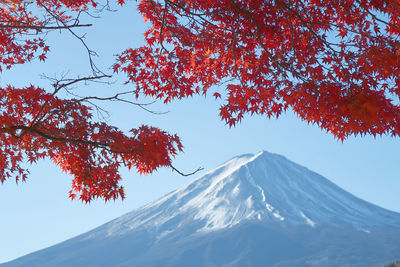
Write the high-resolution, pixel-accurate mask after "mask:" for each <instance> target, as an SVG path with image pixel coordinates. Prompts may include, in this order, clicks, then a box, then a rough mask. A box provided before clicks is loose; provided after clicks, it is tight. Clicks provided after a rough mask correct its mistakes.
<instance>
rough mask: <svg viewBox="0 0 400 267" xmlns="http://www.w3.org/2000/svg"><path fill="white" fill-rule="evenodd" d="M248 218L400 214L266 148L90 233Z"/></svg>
mask: <svg viewBox="0 0 400 267" xmlns="http://www.w3.org/2000/svg"><path fill="white" fill-rule="evenodd" d="M248 220H258V221H263V222H265V221H288V222H294V223H299V224H307V225H309V226H311V227H315V226H316V225H318V224H322V223H328V224H347V225H352V226H354V227H355V228H359V229H367V228H368V227H372V226H394V227H398V226H399V225H400V215H399V214H397V213H395V212H391V211H388V210H385V209H383V208H380V207H378V206H375V205H372V204H370V203H368V202H366V201H363V200H361V199H359V198H357V197H355V196H353V195H351V194H350V193H348V192H346V191H344V190H342V189H341V188H339V187H338V186H336V185H335V184H333V183H332V182H330V181H329V180H327V179H326V178H324V177H322V176H320V175H318V174H317V173H315V172H312V171H310V170H308V169H307V168H305V167H302V166H300V165H297V164H295V163H293V162H291V161H289V160H287V159H286V158H285V157H283V156H280V155H276V154H271V153H268V152H265V151H264V152H260V153H257V154H255V155H251V154H246V155H242V156H239V157H235V158H233V159H231V160H229V161H227V162H226V163H224V164H222V165H221V166H219V167H217V168H216V169H214V170H212V171H210V172H208V173H207V174H206V175H204V176H203V177H201V178H199V179H197V180H195V181H194V182H192V183H190V184H188V185H186V186H184V187H182V188H181V189H179V190H177V191H174V192H172V193H170V194H168V195H166V196H165V197H163V198H161V199H159V200H157V201H155V202H152V203H150V204H148V205H146V206H144V207H142V208H140V209H138V210H135V211H133V212H131V213H128V214H126V215H124V216H122V217H120V218H118V219H117V220H114V221H112V222H110V223H109V224H107V225H105V226H104V227H102V228H101V229H98V231H96V232H95V233H93V234H94V235H95V234H100V233H102V234H104V233H106V235H122V234H124V233H126V232H127V231H132V230H134V229H140V228H147V229H153V230H155V231H156V232H158V233H159V235H160V236H159V237H160V238H162V237H163V236H166V235H168V233H171V232H172V231H174V230H175V229H179V228H180V227H183V226H190V227H191V228H193V229H192V232H205V231H212V230H218V229H222V228H227V227H232V226H234V225H236V224H239V223H240V222H243V221H248ZM193 222H196V223H195V224H193Z"/></svg>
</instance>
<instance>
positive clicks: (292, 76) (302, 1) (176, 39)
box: [0, 0, 400, 201]
mask: <svg viewBox="0 0 400 267" xmlns="http://www.w3.org/2000/svg"><path fill="white" fill-rule="evenodd" d="M116 2H117V3H118V4H120V5H121V6H123V5H124V1H123V0H119V1H116ZM100 4H101V3H100ZM106 4H108V1H107V3H106ZM98 5H99V3H98V2H96V1H94V0H80V1H72V0H41V1H39V0H27V1H22V0H3V1H1V2H0V70H4V69H8V68H11V67H12V66H13V65H15V64H23V63H26V62H29V61H32V60H33V59H35V58H38V59H39V60H40V61H45V60H46V54H47V53H48V52H49V47H48V46H47V45H46V42H45V40H44V39H42V38H40V36H41V35H40V34H41V33H43V32H46V31H49V30H53V29H64V30H68V31H71V33H72V34H74V32H73V30H72V29H73V28H76V27H84V26H90V25H84V24H79V20H78V19H77V18H76V16H77V15H76V14H80V12H86V11H88V10H90V9H95V8H96V7H98ZM138 9H139V12H140V13H141V14H142V16H143V18H144V20H145V22H146V23H147V24H148V25H149V27H148V30H147V31H146V32H145V36H144V39H145V42H146V43H145V45H143V46H141V47H138V48H128V49H127V50H125V51H123V52H121V53H120V55H119V56H118V58H117V60H116V62H115V64H114V66H113V69H114V73H115V74H117V73H124V74H125V75H127V79H128V81H127V84H128V85H127V86H131V87H132V86H133V90H132V91H130V92H131V93H133V94H134V95H135V96H136V98H138V97H139V96H140V95H141V94H143V95H145V96H151V97H153V98H156V99H162V100H163V101H164V102H166V103H167V102H170V101H172V100H174V99H181V98H184V97H189V96H192V95H195V94H204V95H206V94H208V93H209V92H212V94H213V96H214V97H215V98H223V99H224V101H225V102H224V104H223V105H222V106H221V108H220V115H221V117H222V119H223V120H225V121H226V123H227V124H228V125H229V126H233V125H235V124H236V123H238V122H240V121H241V120H242V119H243V117H244V116H245V115H246V114H251V115H252V114H264V115H266V116H267V117H279V115H280V114H282V112H284V111H286V110H292V111H293V112H295V114H297V115H298V116H299V117H300V118H301V119H303V120H305V121H308V122H311V123H315V124H317V125H318V126H320V127H321V128H322V129H324V130H327V131H329V132H331V133H332V134H333V135H334V136H336V137H337V138H338V139H340V140H344V139H345V138H347V137H348V136H349V135H353V134H354V135H357V134H361V135H364V134H372V135H374V136H375V135H382V134H390V135H393V136H399V135H400V106H399V97H400V58H399V57H400V41H399V35H400V2H399V1H398V0H391V1H389V0H374V1H372V0H340V1H338V0H325V1H321V0H274V1H272V0H271V1H269V0H268V1H267V0H247V1H242V0H221V1H210V0H193V1H187V0H162V1H157V0H141V1H139V3H138ZM37 13H39V14H40V15H41V16H38V15H37ZM35 14H36V15H35ZM74 15H75V17H74ZM75 36H76V37H77V38H79V36H77V35H75ZM83 44H84V43H83ZM86 48H87V47H86ZM87 49H88V48H87ZM88 52H89V56H90V53H91V52H92V51H90V50H89V49H88ZM89 58H90V57H89ZM90 60H91V59H90ZM91 66H92V69H93V72H94V76H93V77H86V78H83V79H76V80H72V81H71V80H69V81H67V82H65V81H64V82H61V81H58V82H57V83H55V86H54V88H53V89H54V90H53V92H49V91H48V90H47V91H46V90H45V89H42V88H38V87H35V86H33V85H30V86H27V87H25V88H15V87H14V86H12V85H9V86H7V87H4V88H0V99H1V106H0V109H1V111H0V112H1V113H0V127H1V128H0V129H1V134H0V142H1V150H0V157H1V160H0V180H1V181H4V180H5V179H8V178H9V177H10V176H12V175H16V179H17V180H18V179H22V180H24V179H26V175H27V170H25V169H23V168H22V167H21V163H22V161H23V160H24V159H26V158H27V159H28V160H29V161H30V162H35V161H37V160H38V159H40V158H46V157H48V158H51V159H52V160H53V161H54V162H55V163H56V164H58V165H59V166H60V167H61V168H62V169H63V170H64V171H66V172H68V173H71V174H72V175H73V176H74V180H73V185H72V190H71V192H70V196H71V197H72V198H74V197H76V196H77V194H78V195H79V197H80V198H81V199H82V200H84V201H90V200H92V199H93V198H95V197H102V198H104V199H105V200H108V199H110V198H112V199H115V198H117V197H123V196H124V194H123V188H122V187H120V186H119V185H118V182H119V180H120V179H121V177H120V175H119V172H118V169H119V167H120V166H122V165H124V166H128V167H129V168H131V167H135V168H137V170H138V171H139V172H140V173H149V172H152V171H154V170H155V169H157V168H158V167H161V166H170V167H172V165H171V160H172V158H173V157H174V156H175V155H176V153H177V152H179V151H181V150H182V145H181V143H180V140H179V138H178V137H177V136H176V135H170V134H168V133H166V132H165V131H162V130H160V129H157V128H154V127H149V126H142V127H140V128H139V129H133V130H131V133H130V135H126V134H125V133H123V132H122V131H121V130H119V129H117V128H115V127H112V126H110V125H107V124H106V123H103V122H96V121H94V120H93V118H92V115H91V109H90V106H88V105H87V102H85V100H88V98H70V99H62V98H60V97H58V96H57V93H58V92H59V91H60V90H62V89H65V88H67V87H68V86H69V85H71V84H75V83H78V82H80V81H82V80H91V79H100V78H102V77H104V76H107V75H104V74H103V73H102V72H101V71H100V70H98V69H97V68H96V67H95V65H94V64H93V63H92V62H91ZM121 94H122V93H121ZM119 97H120V94H117V95H115V96H111V97H108V98H100V97H96V96H93V97H92V99H101V100H118V99H120V98H119ZM77 126H78V127H77ZM172 168H173V167H172Z"/></svg>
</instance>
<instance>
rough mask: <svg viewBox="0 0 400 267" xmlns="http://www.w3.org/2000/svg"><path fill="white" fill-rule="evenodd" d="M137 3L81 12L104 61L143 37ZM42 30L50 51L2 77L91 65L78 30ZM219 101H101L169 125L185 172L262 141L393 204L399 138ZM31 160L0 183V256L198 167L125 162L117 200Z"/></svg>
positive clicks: (132, 201)
mask: <svg viewBox="0 0 400 267" xmlns="http://www.w3.org/2000/svg"><path fill="white" fill-rule="evenodd" d="M135 5H136V2H130V3H129V4H128V6H127V7H125V8H123V9H122V10H120V11H118V12H114V13H109V12H108V13H107V12H106V13H104V14H102V18H101V19H96V20H93V19H90V20H89V19H87V20H85V21H84V20H82V22H86V21H90V22H93V23H94V26H93V27H92V28H90V29H87V30H86V31H87V33H88V34H87V43H88V45H89V46H90V47H91V48H92V49H94V50H96V51H97V52H98V53H99V57H98V58H97V59H96V60H97V61H96V62H97V64H98V65H99V66H101V67H103V68H104V69H105V70H106V71H109V72H111V70H109V69H108V68H109V67H110V66H111V65H112V63H113V60H114V57H113V56H112V55H113V54H116V53H118V52H120V51H122V50H123V49H124V48H127V47H135V46H138V45H140V44H142V42H143V41H142V33H143V29H144V27H145V26H144V23H143V20H142V19H141V18H140V17H139V16H138V15H137V11H136V7H135ZM47 39H48V40H49V43H50V45H51V53H50V54H49V58H48V61H47V62H46V63H38V62H34V63H32V64H28V65H23V66H19V67H17V68H15V69H13V70H12V71H8V72H3V73H1V74H0V85H1V86H4V85H5V84H8V83H11V84H16V85H19V86H25V85H29V84H30V83H32V84H39V85H43V86H45V87H47V88H50V87H49V86H50V84H49V82H48V81H46V80H41V79H39V75H40V74H42V73H44V74H46V75H47V76H55V75H57V76H60V75H61V74H62V73H63V72H67V71H68V72H69V75H71V76H73V75H81V76H83V75H84V74H88V73H89V66H88V61H87V56H86V51H85V50H84V48H83V47H82V45H81V44H80V43H79V42H78V41H77V40H76V39H74V38H72V37H71V36H70V35H69V34H67V33H63V34H59V33H58V32H54V33H52V34H50V35H49V36H48V37H47ZM122 78H123V77H121V79H122ZM121 79H120V78H118V79H115V80H114V81H115V84H114V85H113V86H111V88H122V87H123V85H121V81H123V80H121ZM111 88H110V87H109V86H106V85H102V84H94V85H91V86H87V87H81V88H77V89H76V90H77V92H78V91H79V90H82V91H86V92H93V93H95V94H96V93H99V94H102V93H104V92H106V91H107V90H113V89H111ZM82 91H80V92H82ZM143 101H144V102H145V101H147V100H143ZM221 103H222V102H221V101H220V100H218V101H215V100H214V99H213V98H212V97H207V98H204V97H195V98H191V99H187V100H183V101H176V102H173V103H171V104H169V105H162V104H158V103H156V104H155V105H154V106H153V109H154V110H160V111H169V113H167V114H165V115H153V114H149V113H147V112H144V111H143V110H141V109H139V108H137V107H135V106H129V105H125V104H108V105H107V106H106V108H107V109H108V110H109V111H110V115H111V116H110V118H109V119H108V120H109V122H110V123H112V124H114V125H116V126H119V127H121V128H122V129H125V130H129V129H130V128H133V127H137V126H138V125H141V124H149V125H153V126H157V127H160V128H162V129H165V130H168V131H169V132H171V133H177V134H178V135H179V136H180V137H181V138H182V141H183V144H184V146H185V152H184V153H181V154H179V155H178V156H177V158H176V160H175V162H174V165H175V166H176V167H178V168H179V169H180V170H182V171H185V172H190V171H193V170H195V169H196V168H197V167H199V166H201V167H204V168H205V170H209V169H212V168H214V167H216V166H217V165H219V164H221V163H223V162H224V161H226V160H228V159H230V158H232V157H234V156H236V155H240V154H244V153H256V152H258V151H261V150H267V151H269V152H274V153H278V154H282V155H284V156H286V157H287V158H289V159H290V160H292V161H294V162H296V163H298V164H301V165H303V166H306V167H308V168H309V169H311V170H313V171H316V172H318V173H320V174H321V175H323V176H325V177H326V178H328V179H330V180H331V181H333V182H334V183H336V184H337V185H339V186H340V187H342V188H344V189H345V190H347V191H349V192H351V193H352V194H354V195H356V196H358V197H360V198H362V199H364V200H367V201H369V202H372V203H374V204H377V205H379V206H381V207H384V208H387V209H390V210H394V211H397V212H400V163H399V155H400V138H392V137H387V136H384V137H377V138H373V137H369V136H367V137H351V138H349V139H348V140H347V141H345V142H344V143H341V142H340V141H337V140H336V139H334V137H333V136H331V135H329V134H327V133H325V132H323V131H321V130H320V129H319V128H317V127H315V126H312V125H308V124H307V123H305V122H302V121H301V120H299V119H298V118H297V117H296V116H294V115H293V114H290V113H288V114H285V115H283V116H282V117H280V118H279V119H278V120H276V119H272V120H268V119H267V118H264V117H257V116H256V117H246V118H245V120H244V121H243V122H242V123H241V124H240V125H238V126H237V127H235V128H231V129H230V128H229V127H228V126H226V125H225V123H224V122H223V121H221V120H220V118H219V117H218V108H219V106H220V104H221ZM30 170H31V175H30V176H29V179H28V181H27V182H26V183H23V184H19V185H16V184H15V182H14V181H12V180H10V181H8V182H6V183H5V184H3V185H0V262H4V261H8V260H11V259H14V258H16V257H19V256H22V255H24V254H27V253H29V252H33V251H36V250H38V249H42V248H45V247H48V246H51V245H53V244H56V243H58V242H60V241H63V240H66V239H68V238H71V237H73V236H76V235H78V234H80V233H83V232H86V231H88V230H90V229H92V228H94V227H96V226H99V225H101V224H103V223H105V222H107V221H109V220H111V219H114V218H116V217H118V216H120V215H122V214H124V213H126V212H129V211H131V210H132V209H135V208H138V207H139V206H141V205H143V204H145V203H148V202H150V201H152V200H155V199H157V198H159V197H161V196H162V195H164V194H165V193H168V192H170V191H172V190H174V189H177V188H178V187H180V186H182V185H184V184H186V183H188V182H190V181H192V180H194V179H196V178H198V177H199V176H200V175H201V173H199V174H196V175H194V176H190V177H182V176H180V175H178V174H176V173H174V172H172V171H171V170H169V169H160V170H159V171H158V172H156V173H154V174H153V175H149V176H139V175H137V174H136V173H135V172H134V171H133V172H128V171H126V170H123V176H124V180H123V182H122V184H123V185H124V187H125V188H126V193H127V197H126V199H125V200H124V201H120V200H118V201H116V202H112V201H111V202H108V203H104V202H102V201H94V202H92V203H90V204H88V205H85V204H83V203H81V202H79V201H71V200H70V199H68V196H67V195H68V190H69V189H70V184H71V179H72V177H70V176H68V175H66V174H64V173H62V172H61V171H60V170H59V169H58V168H57V167H56V166H55V165H54V164H52V163H51V162H49V161H42V162H40V163H39V164H37V165H34V166H32V167H31V169H30ZM204 172H205V171H203V173H204Z"/></svg>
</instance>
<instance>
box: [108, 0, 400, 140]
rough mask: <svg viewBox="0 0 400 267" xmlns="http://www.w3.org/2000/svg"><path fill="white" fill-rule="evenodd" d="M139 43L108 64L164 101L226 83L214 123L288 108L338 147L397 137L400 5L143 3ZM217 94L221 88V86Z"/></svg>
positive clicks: (383, 1)
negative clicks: (360, 138) (356, 137)
mask: <svg viewBox="0 0 400 267" xmlns="http://www.w3.org/2000/svg"><path fill="white" fill-rule="evenodd" d="M139 10H140V12H141V14H142V15H143V17H144V19H145V21H149V22H150V23H151V27H150V28H149V30H148V31H147V32H146V34H145V39H146V42H147V43H146V44H145V45H144V46H142V47H140V48H137V49H127V50H126V51H125V52H123V53H122V54H121V55H120V56H119V58H118V62H117V64H115V66H114V70H115V71H122V72H124V73H126V74H127V75H128V77H129V81H130V82H132V83H134V84H135V85H136V86H137V89H138V92H139V91H140V92H143V93H144V94H146V95H150V96H153V97H156V98H159V99H163V100H164V101H165V102H168V101H171V100H172V99H176V98H177V99H179V98H183V97H188V96H191V95H193V94H206V93H207V91H209V89H210V88H211V87H213V86H214V87H213V88H216V86H220V85H221V84H226V86H224V88H225V89H226V92H215V93H214V96H215V97H222V96H223V97H224V98H225V104H224V105H223V106H222V107H221V109H220V115H221V117H222V118H223V119H224V120H225V121H226V122H227V124H229V125H230V126H232V125H234V124H236V123H238V122H239V121H240V120H241V119H242V118H243V116H244V115H245V114H246V113H249V114H266V115H267V116H268V117H271V116H276V117H278V116H279V115H280V114H281V113H282V112H283V111H285V110H287V109H292V110H293V111H294V112H295V113H296V114H297V115H298V116H300V117H301V118H302V119H304V120H306V121H308V122H311V123H316V124H318V125H319V126H320V127H321V128H322V129H325V130H327V131H329V132H331V133H332V134H334V135H335V136H336V137H337V138H339V139H341V140H343V139H345V138H346V137H348V136H349V135H352V134H372V135H377V134H378V135H381V134H391V135H395V136H398V135H400V107H399V105H398V103H399V101H398V100H399V99H398V97H399V96H400V57H399V56H400V41H399V36H400V4H399V2H398V1H391V0H379V1H376V0H373V1H372V0H341V1H337V0H324V1H321V0H291V1H287V0H277V1H265V0H246V1H243V0H221V1H209V0H193V1H186V0H174V1H172V0H165V1H164V0H163V1H157V0H142V1H141V2H140V5H139ZM219 88H221V86H220V87H219Z"/></svg>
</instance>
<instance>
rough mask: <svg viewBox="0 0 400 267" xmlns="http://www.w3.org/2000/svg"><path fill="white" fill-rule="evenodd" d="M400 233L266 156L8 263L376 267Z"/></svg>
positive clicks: (389, 221)
mask: <svg viewBox="0 0 400 267" xmlns="http://www.w3.org/2000/svg"><path fill="white" fill-rule="evenodd" d="M399 237H400V214H398V213H395V212H391V211H388V210H385V209H382V208H380V207H377V206H375V205H372V204H370V203H368V202H365V201H363V200H361V199H358V198H356V197H355V196H353V195H351V194H349V193H347V192H346V191H344V190H342V189H341V188H339V187H338V186H336V185H334V184H333V183H331V182H330V181H328V180H327V179H325V178H324V177H322V176H320V175H318V174H316V173H314V172H312V171H310V170H308V169H307V168H304V167H302V166H299V165H297V164H295V163H293V162H291V161H289V160H287V159H286V158H284V157H282V156H279V155H276V154H271V153H268V152H260V153H258V154H255V155H251V154H247V155H242V156H239V157H235V158H233V159H231V160H229V161H227V162H226V163H224V164H222V165H221V166H219V167H217V168H216V169H214V170H212V171H210V172H209V173H207V174H206V175H204V176H203V177H201V178H199V179H197V180H195V181H194V182H192V183H190V184H188V185H186V186H184V187H182V188H181V189H179V190H176V191H174V192H172V193H170V194H168V195H166V196H164V197H163V198H161V199H159V200H157V201H155V202H152V203H150V204H148V205H146V206H144V207H142V208H140V209H138V210H135V211H133V212H131V213H128V214H126V215H124V216H122V217H120V218H117V219H116V220H113V221H111V222H109V223H107V224H105V225H103V226H100V227H98V228H96V229H94V230H92V231H90V232H88V233H85V234H83V235H81V236H78V237H76V238H73V239H70V240H67V241H65V242H63V243H60V244H58V245H56V246H53V247H50V248H47V249H44V250H42V251H38V252H35V253H32V254H30V255H27V256H24V257H21V258H19V259H17V260H15V261H12V262H9V263H6V264H4V265H0V266H167V265H171V266H195V265H196V264H198V266H223V265H227V266H259V265H260V264H261V265H262V266H321V265H323V266H339V265H340V266H346V264H349V266H374V265H378V264H383V263H386V262H390V261H391V260H395V259H396V258H398V256H399V255H400V245H397V243H398V242H397V241H398V240H399ZM372 264H373V265H372Z"/></svg>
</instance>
